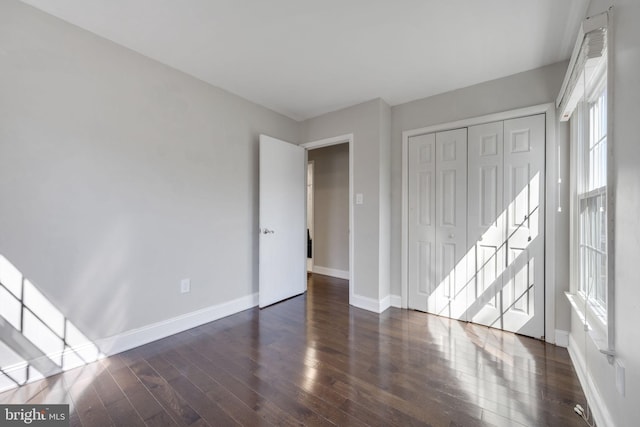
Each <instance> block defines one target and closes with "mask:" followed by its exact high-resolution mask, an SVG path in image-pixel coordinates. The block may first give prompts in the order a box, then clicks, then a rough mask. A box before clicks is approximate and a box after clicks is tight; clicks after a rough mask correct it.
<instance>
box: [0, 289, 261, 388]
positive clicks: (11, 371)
mask: <svg viewBox="0 0 640 427" xmlns="http://www.w3.org/2000/svg"><path fill="white" fill-rule="evenodd" d="M257 305H258V294H257V293H254V294H251V295H247V296H244V297H240V298H237V299H235V300H232V301H228V302H225V303H222V304H218V305H214V306H211V307H206V308H203V309H201V310H197V311H194V312H191V313H187V314H183V315H181V316H177V317H174V318H171V319H167V320H163V321H161V322H157V323H152V324H150V325H147V326H143V327H141V328H136V329H132V330H129V331H125V332H122V333H119V334H117V335H114V336H111V337H108V338H102V339H99V340H96V341H95V342H86V343H82V344H80V345H77V346H74V347H73V348H71V349H67V350H65V351H64V353H63V355H64V359H61V358H60V355H61V353H60V352H58V353H55V354H49V355H47V356H46V357H47V358H49V359H51V360H65V364H64V365H65V366H64V368H63V369H60V371H63V370H69V369H73V368H76V367H78V366H82V365H83V364H86V363H90V362H94V361H96V360H98V359H102V358H104V357H108V356H112V355H114V354H118V353H121V352H123V351H127V350H130V349H132V348H135V347H139V346H141V345H144V344H148V343H150V342H152V341H156V340H159V339H162V338H166V337H168V336H170V335H174V334H177V333H179V332H183V331H186V330H188V329H191V328H195V327H197V326H200V325H203V324H205V323H209V322H213V321H214V320H218V319H221V318H223V317H227V316H230V315H232V314H235V313H239V312H241V311H243V310H247V309H249V308H252V307H255V306H257ZM77 355H80V356H82V359H80V358H79V357H77ZM28 366H29V363H28V362H26V361H22V362H19V363H16V364H14V365H11V366H8V367H3V368H2V370H3V371H4V372H5V373H6V374H7V375H8V376H10V377H11V378H21V377H25V376H24V375H23V374H21V372H24V371H25V369H27V367H28ZM31 371H32V373H31V374H30V375H29V380H28V381H26V377H25V378H24V381H26V382H33V381H36V380H38V379H41V378H43V377H44V376H43V375H38V374H37V372H34V370H33V369H32V370H31ZM60 371H58V372H60ZM55 373H57V372H50V373H47V374H48V375H53V374H55ZM48 375H45V376H48ZM3 377H4V376H3V375H2V374H0V392H3V391H6V390H10V389H12V388H15V387H17V384H15V383H13V382H12V381H11V380H9V379H8V378H3ZM24 381H22V378H21V380H20V381H18V382H20V383H22V382H24Z"/></svg>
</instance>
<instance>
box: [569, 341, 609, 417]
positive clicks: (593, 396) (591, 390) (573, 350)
mask: <svg viewBox="0 0 640 427" xmlns="http://www.w3.org/2000/svg"><path fill="white" fill-rule="evenodd" d="M568 350H569V357H570V358H571V361H572V362H573V367H574V368H575V370H576V374H577V375H578V380H579V381H580V385H581V386H582V390H584V394H585V396H586V398H587V402H589V407H590V409H591V413H592V414H593V419H594V420H595V422H596V425H598V426H599V427H613V426H615V424H614V422H613V418H611V414H610V413H609V410H608V409H607V405H606V404H605V403H604V400H603V399H602V396H601V395H600V393H599V392H598V388H597V387H596V385H595V384H594V383H593V379H592V378H591V375H589V373H588V372H587V371H586V366H585V361H584V357H583V355H582V353H581V352H580V348H579V347H578V343H576V341H575V340H574V338H573V336H572V335H571V334H569V348H568Z"/></svg>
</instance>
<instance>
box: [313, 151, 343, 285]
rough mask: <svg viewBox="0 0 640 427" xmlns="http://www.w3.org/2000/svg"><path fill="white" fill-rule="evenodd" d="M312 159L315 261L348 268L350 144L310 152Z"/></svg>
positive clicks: (326, 265)
mask: <svg viewBox="0 0 640 427" xmlns="http://www.w3.org/2000/svg"><path fill="white" fill-rule="evenodd" d="M309 161H313V162H314V163H313V172H314V176H313V198H314V200H313V207H314V212H313V220H314V221H313V222H314V224H313V229H314V239H313V250H314V253H313V263H314V266H320V267H325V268H331V269H335V270H341V271H347V272H348V271H349V144H338V145H332V146H329V147H323V148H317V149H315V150H311V151H309Z"/></svg>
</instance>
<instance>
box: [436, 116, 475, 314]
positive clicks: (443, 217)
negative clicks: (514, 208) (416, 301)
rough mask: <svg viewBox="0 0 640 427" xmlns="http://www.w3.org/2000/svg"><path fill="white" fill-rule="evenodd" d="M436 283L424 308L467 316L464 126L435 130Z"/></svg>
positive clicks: (465, 138) (465, 130)
mask: <svg viewBox="0 0 640 427" xmlns="http://www.w3.org/2000/svg"><path fill="white" fill-rule="evenodd" d="M435 166H436V197H435V204H436V223H437V226H436V234H435V258H436V268H435V283H436V289H435V292H433V293H432V294H431V296H430V298H429V304H428V308H427V311H429V312H430V313H435V314H438V315H442V316H447V317H451V318H454V319H462V320H466V311H467V310H466V309H467V295H466V285H467V266H466V261H465V255H466V250H467V248H466V241H467V218H466V215H467V129H466V128H464V129H455V130H451V131H446V132H438V133H436V164H435Z"/></svg>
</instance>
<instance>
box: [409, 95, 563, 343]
mask: <svg viewBox="0 0 640 427" xmlns="http://www.w3.org/2000/svg"><path fill="white" fill-rule="evenodd" d="M542 113H544V114H545V118H546V120H545V121H546V135H545V137H546V141H545V144H546V151H545V152H546V157H545V175H546V180H545V202H546V203H545V236H547V237H548V238H546V239H545V255H544V260H545V273H544V275H545V322H544V324H545V341H547V342H550V343H555V330H556V324H555V323H556V319H555V293H556V292H555V291H556V284H555V244H554V239H553V238H552V236H555V230H556V210H557V205H558V196H557V194H558V166H557V159H556V153H557V150H556V148H555V147H556V109H555V104H554V103H552V102H550V103H547V104H540V105H534V106H531V107H525V108H519V109H515V110H510V111H503V112H499V113H493V114H487V115H484V116H478V117H471V118H468V119H463V120H457V121H454V122H448V123H441V124H436V125H432V126H427V127H422V128H418V129H410V130H406V131H403V132H402V236H401V247H400V254H401V264H400V266H401V286H400V291H401V306H402V308H407V307H408V304H407V300H408V292H409V289H408V286H409V280H408V273H409V272H408V262H409V261H408V260H409V255H408V251H409V222H408V220H407V218H408V214H409V176H408V174H409V150H408V148H409V138H410V137H412V136H416V135H422V134H426V133H433V132H440V131H445V130H451V129H457V128H461V127H469V126H474V125H479V124H483V123H490V122H496V121H502V120H509V119H515V118H518V117H525V116H532V115H535V114H542Z"/></svg>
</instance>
